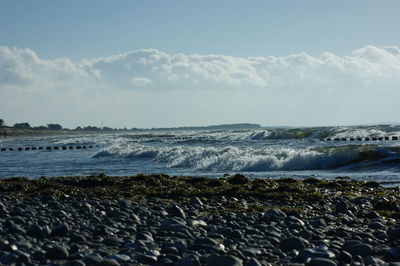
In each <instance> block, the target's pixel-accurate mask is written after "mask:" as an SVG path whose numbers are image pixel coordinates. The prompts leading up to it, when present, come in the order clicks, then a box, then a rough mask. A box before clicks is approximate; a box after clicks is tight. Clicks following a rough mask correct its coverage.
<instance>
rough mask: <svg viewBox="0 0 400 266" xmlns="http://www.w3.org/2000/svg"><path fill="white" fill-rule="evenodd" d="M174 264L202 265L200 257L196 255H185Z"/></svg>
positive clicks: (184, 265)
mask: <svg viewBox="0 0 400 266" xmlns="http://www.w3.org/2000/svg"><path fill="white" fill-rule="evenodd" d="M174 266H200V259H199V257H198V256H195V255H189V256H184V257H182V258H181V259H180V260H178V261H177V262H175V264H174Z"/></svg>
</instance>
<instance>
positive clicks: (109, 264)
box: [96, 259, 120, 266]
mask: <svg viewBox="0 0 400 266" xmlns="http://www.w3.org/2000/svg"><path fill="white" fill-rule="evenodd" d="M119 265H120V264H119V263H118V262H117V261H116V260H113V259H104V260H102V261H100V262H98V263H96V266H119Z"/></svg>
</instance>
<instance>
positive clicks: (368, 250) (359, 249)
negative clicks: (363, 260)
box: [345, 244, 374, 257]
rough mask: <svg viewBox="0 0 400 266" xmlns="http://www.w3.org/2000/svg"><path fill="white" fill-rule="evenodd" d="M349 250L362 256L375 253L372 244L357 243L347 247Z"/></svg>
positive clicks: (352, 253) (354, 254)
mask: <svg viewBox="0 0 400 266" xmlns="http://www.w3.org/2000/svg"><path fill="white" fill-rule="evenodd" d="M345 250H346V251H347V252H349V253H350V254H351V255H353V256H357V255H359V256H361V257H367V256H372V255H374V249H373V247H372V246H371V245H368V244H355V245H351V246H348V247H346V248H345Z"/></svg>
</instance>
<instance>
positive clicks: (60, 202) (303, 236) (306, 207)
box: [0, 174, 400, 265]
mask: <svg viewBox="0 0 400 266" xmlns="http://www.w3.org/2000/svg"><path fill="white" fill-rule="evenodd" d="M399 192H400V190H399V187H383V186H381V185H380V184H379V183H377V182H373V181H370V182H366V181H354V180H349V179H343V178H342V179H337V180H318V179H315V178H308V179H304V180H300V179H292V178H281V179H260V178H256V179H249V178H247V177H245V176H243V175H241V174H236V175H234V176H229V177H224V178H219V179H215V178H207V177H186V176H181V177H171V176H168V175H163V174H157V175H136V176H126V177H110V176H106V175H97V176H79V177H58V178H45V177H43V178H40V179H27V178H22V177H21V178H8V179H2V180H0V214H1V216H0V225H2V227H0V228H3V229H1V230H2V233H3V238H2V246H3V247H2V250H3V251H1V252H2V253H1V254H0V263H3V264H12V263H17V262H24V263H27V262H29V263H31V264H33V265H37V264H49V263H56V264H57V265H58V264H61V265H282V264H289V263H298V264H299V265H306V264H307V265H338V264H350V263H352V262H354V263H365V264H371V263H373V262H377V263H381V262H382V263H384V262H387V263H389V262H399V261H400V248H399V244H400V208H399V206H400V193H399ZM21 241H22V242H21ZM31 242H34V243H35V245H28V244H26V243H31ZM376 265H381V264H376ZM392 265H397V264H392Z"/></svg>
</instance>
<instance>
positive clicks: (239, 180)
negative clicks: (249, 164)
mask: <svg viewBox="0 0 400 266" xmlns="http://www.w3.org/2000/svg"><path fill="white" fill-rule="evenodd" d="M248 182H250V180H249V179H248V178H247V177H246V176H244V175H242V174H236V175H234V176H232V177H229V178H228V183H230V184H234V185H240V184H247V183H248Z"/></svg>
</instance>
